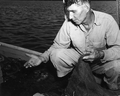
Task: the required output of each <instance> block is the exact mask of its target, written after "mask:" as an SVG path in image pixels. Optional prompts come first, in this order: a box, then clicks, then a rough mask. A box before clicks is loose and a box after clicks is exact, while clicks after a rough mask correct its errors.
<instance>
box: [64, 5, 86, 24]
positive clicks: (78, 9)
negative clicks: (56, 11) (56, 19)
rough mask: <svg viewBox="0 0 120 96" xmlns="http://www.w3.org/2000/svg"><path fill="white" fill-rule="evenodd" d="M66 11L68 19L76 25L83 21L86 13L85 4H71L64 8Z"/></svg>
mask: <svg viewBox="0 0 120 96" xmlns="http://www.w3.org/2000/svg"><path fill="white" fill-rule="evenodd" d="M66 11H67V13H66V15H67V18H68V19H69V20H72V22H74V23H75V24H77V25H80V24H81V23H83V21H84V20H85V18H86V14H87V10H86V6H85V5H84V4H83V5H77V4H72V5H71V6H69V7H68V8H67V9H66Z"/></svg>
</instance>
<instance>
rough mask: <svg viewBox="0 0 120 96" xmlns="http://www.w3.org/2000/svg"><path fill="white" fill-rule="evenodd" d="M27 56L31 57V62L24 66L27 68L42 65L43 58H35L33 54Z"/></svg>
mask: <svg viewBox="0 0 120 96" xmlns="http://www.w3.org/2000/svg"><path fill="white" fill-rule="evenodd" d="M26 55H27V56H29V57H30V60H28V61H27V62H26V63H25V64H24V66H25V67H26V68H28V67H33V66H38V65H40V64H41V63H42V57H38V56H35V55H32V54H26Z"/></svg>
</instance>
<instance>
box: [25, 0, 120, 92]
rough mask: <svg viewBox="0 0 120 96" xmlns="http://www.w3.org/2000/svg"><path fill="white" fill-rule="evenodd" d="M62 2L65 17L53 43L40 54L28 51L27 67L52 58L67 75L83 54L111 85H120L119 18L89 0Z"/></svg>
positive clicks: (92, 68) (84, 58)
mask: <svg viewBox="0 0 120 96" xmlns="http://www.w3.org/2000/svg"><path fill="white" fill-rule="evenodd" d="M63 3H64V9H65V18H66V19H65V21H64V23H63V25H62V27H61V29H60V30H59V32H58V34H57V36H56V38H55V39H54V43H53V45H52V46H51V47H50V48H49V49H48V50H47V51H45V52H44V53H43V54H42V55H41V56H40V57H36V56H34V55H29V54H28V56H30V57H31V59H30V60H29V61H28V62H27V63H26V64H25V67H26V68H28V67H32V66H37V65H40V64H41V62H44V63H46V62H47V61H48V60H49V58H50V60H51V62H52V63H53V65H54V67H55V68H56V69H57V75H58V77H64V76H66V75H67V74H68V73H70V72H71V71H72V69H73V68H74V66H75V64H76V63H77V62H78V59H79V58H80V57H81V56H83V55H84V57H83V60H84V61H86V62H89V63H90V64H91V66H92V67H91V70H92V71H93V73H95V74H105V75H104V78H103V80H104V82H106V83H107V84H108V86H109V88H110V89H114V90H116V89H118V83H117V81H118V77H119V74H120V70H119V68H120V59H119V58H120V55H119V54H120V31H119V27H118V25H117V23H116V21H115V20H114V19H113V17H112V16H111V15H109V14H106V13H103V12H98V11H95V10H92V9H91V7H90V1H89V0H64V1H63ZM96 61H97V62H96ZM98 61H99V62H98ZM93 65H94V66H93Z"/></svg>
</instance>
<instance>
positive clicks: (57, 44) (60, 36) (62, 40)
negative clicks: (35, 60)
mask: <svg viewBox="0 0 120 96" xmlns="http://www.w3.org/2000/svg"><path fill="white" fill-rule="evenodd" d="M69 46H70V37H69V26H68V21H67V20H65V22H64V23H63V25H62V27H61V28H60V30H59V32H58V33H57V35H56V37H55V39H54V42H53V44H52V45H51V47H50V48H49V49H48V50H47V51H45V52H44V53H43V54H42V55H41V56H42V57H43V59H44V61H43V62H47V61H48V60H49V56H50V53H51V52H52V51H53V50H55V49H60V48H68V47H69Z"/></svg>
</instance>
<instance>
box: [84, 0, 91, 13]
mask: <svg viewBox="0 0 120 96" xmlns="http://www.w3.org/2000/svg"><path fill="white" fill-rule="evenodd" d="M84 7H85V10H86V11H87V12H88V11H89V10H90V4H89V3H88V2H86V3H84Z"/></svg>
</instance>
